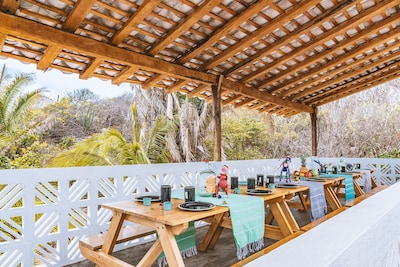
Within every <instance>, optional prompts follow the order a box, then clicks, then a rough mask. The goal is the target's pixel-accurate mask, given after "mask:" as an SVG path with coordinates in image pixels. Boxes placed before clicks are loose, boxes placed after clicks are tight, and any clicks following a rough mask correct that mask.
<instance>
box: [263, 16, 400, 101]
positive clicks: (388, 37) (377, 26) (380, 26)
mask: <svg viewBox="0 0 400 267" xmlns="http://www.w3.org/2000/svg"><path fill="white" fill-rule="evenodd" d="M396 20H398V18H396V16H393V17H392V18H391V19H390V20H388V21H381V22H380V23H377V24H374V25H373V26H372V27H371V28H370V29H368V30H367V31H368V35H370V34H373V33H374V32H378V31H380V30H381V29H383V28H386V27H387V26H388V25H390V24H392V23H393V22H394V21H396ZM393 33H394V34H400V27H399V28H398V29H396V30H393ZM360 38H362V37H360V36H358V35H355V36H353V37H352V38H350V39H349V40H348V41H347V42H344V43H343V44H341V45H340V46H337V47H335V50H339V49H341V48H343V47H346V46H348V45H349V44H351V43H354V42H356V41H357V40H359V39H360ZM391 39H393V35H392V32H391V33H389V34H385V35H382V36H381V38H379V39H378V38H375V39H374V40H372V41H370V42H368V43H367V44H365V45H363V46H360V47H359V48H356V49H354V51H352V53H351V55H352V56H354V54H356V55H358V54H360V53H362V52H363V51H366V50H370V49H372V48H373V47H375V46H376V45H378V44H379V43H385V42H387V41H389V40H391ZM330 53H332V51H328V50H326V51H325V52H323V53H321V54H316V55H315V56H314V57H312V58H309V59H308V60H307V61H306V62H304V64H307V65H309V64H312V63H314V62H316V61H317V60H319V58H320V57H324V56H326V55H328V54H330ZM348 57H349V54H348V53H343V54H342V55H340V56H338V57H336V59H335V61H332V62H331V63H328V64H326V66H325V65H324V66H321V68H318V71H323V70H326V69H329V68H332V67H333V66H334V65H335V64H338V62H337V61H345V60H346V59H348ZM342 58H343V59H342ZM301 67H302V66H298V68H297V69H300V68H301ZM297 69H295V70H290V71H287V72H286V73H285V75H288V74H289V73H293V72H295V71H296V70H297ZM309 77H310V75H304V76H302V79H305V78H309ZM294 80H296V82H297V81H298V80H299V78H298V79H294ZM274 81H276V78H275V77H274V78H273V79H270V80H269V81H268V83H271V82H274ZM294 82H295V81H292V82H290V83H288V84H285V85H284V86H282V87H281V88H279V89H280V90H281V89H283V88H285V87H290V86H291V85H293V84H294ZM271 91H275V90H271ZM293 92H294V90H293V89H289V90H287V91H286V92H285V93H284V94H283V95H285V96H287V95H290V94H291V93H293Z"/></svg>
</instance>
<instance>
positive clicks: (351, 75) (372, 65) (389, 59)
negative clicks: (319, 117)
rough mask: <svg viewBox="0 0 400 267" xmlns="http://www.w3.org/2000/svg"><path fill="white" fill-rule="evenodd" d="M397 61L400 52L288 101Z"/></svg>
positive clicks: (347, 73) (399, 57)
mask: <svg viewBox="0 0 400 267" xmlns="http://www.w3.org/2000/svg"><path fill="white" fill-rule="evenodd" d="M397 59H400V52H396V53H394V54H391V55H389V56H387V57H385V58H383V59H381V60H378V61H376V62H373V63H371V64H367V65H365V66H363V67H361V68H357V71H354V70H351V71H349V72H346V73H345V74H343V75H340V76H339V77H337V78H336V79H333V80H327V81H325V82H323V83H321V84H319V85H317V86H314V87H312V88H310V89H307V90H304V91H303V92H300V93H299V94H296V95H294V97H293V98H290V99H292V100H294V99H298V98H302V97H305V96H307V95H309V94H312V93H313V92H318V91H319V90H322V89H323V88H329V87H331V86H332V85H335V84H338V83H340V81H343V80H347V79H349V78H353V77H354V76H355V75H356V74H359V73H363V72H368V71H369V70H371V69H374V68H378V67H379V66H381V65H382V64H384V63H386V62H388V61H392V60H397ZM385 65H386V64H385Z"/></svg>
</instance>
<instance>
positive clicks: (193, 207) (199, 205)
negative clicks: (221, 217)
mask: <svg viewBox="0 0 400 267" xmlns="http://www.w3.org/2000/svg"><path fill="white" fill-rule="evenodd" d="M178 207H179V208H180V209H181V210H187V211H206V210H211V209H213V208H215V205H214V204H212V203H209V202H197V201H193V202H185V203H182V204H179V205H178Z"/></svg>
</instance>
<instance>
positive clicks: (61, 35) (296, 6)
mask: <svg viewBox="0 0 400 267" xmlns="http://www.w3.org/2000/svg"><path fill="white" fill-rule="evenodd" d="M399 38H400V1H399V0H361V1H359V0H323V1H319V0H0V57H6V58H14V59H18V60H20V61H23V62H29V63H33V64H36V65H37V68H38V69H39V70H44V71H45V70H48V69H58V70H61V71H63V72H67V73H77V74H79V77H80V78H81V79H87V78H89V77H98V78H101V79H105V80H111V81H112V83H113V84H117V85H118V84H121V83H125V82H127V83H132V84H140V85H141V86H142V87H143V88H144V89H147V88H151V87H157V88H160V89H163V90H165V91H166V92H168V93H171V92H177V91H179V92H181V93H184V94H187V95H189V96H190V97H194V96H198V97H200V98H204V99H206V100H207V101H213V102H214V105H216V106H217V107H214V109H215V111H217V112H218V109H219V108H220V107H218V105H229V104H230V105H234V106H235V107H245V108H248V109H251V110H255V111H258V112H267V113H269V114H275V115H282V116H293V115H296V114H299V113H302V112H308V113H310V114H314V115H315V111H316V108H317V107H318V106H321V105H324V104H326V103H329V102H331V101H335V100H338V99H340V98H343V97H346V96H349V95H351V94H354V93H358V92H360V91H363V90H366V89H368V88H371V87H374V86H376V85H378V84H381V83H385V82H387V81H389V80H392V79H396V78H399V77H400V39H399ZM311 117H312V118H313V117H315V116H313V115H312V116H311ZM314 130H315V129H314Z"/></svg>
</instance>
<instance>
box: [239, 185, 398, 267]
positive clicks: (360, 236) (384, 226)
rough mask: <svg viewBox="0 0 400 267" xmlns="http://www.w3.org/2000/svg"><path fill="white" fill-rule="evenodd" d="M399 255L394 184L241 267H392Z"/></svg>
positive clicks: (396, 194)
mask: <svg viewBox="0 0 400 267" xmlns="http://www.w3.org/2000/svg"><path fill="white" fill-rule="evenodd" d="M399 254H400V183H397V184H394V185H392V186H390V187H388V188H387V189H385V190H382V191H381V192H379V193H376V194H375V195H373V196H371V197H369V198H367V199H366V200H364V201H362V202H361V203H360V204H358V205H356V206H354V207H352V208H349V209H348V210H346V211H344V212H342V213H340V214H338V215H337V216H335V217H333V218H332V219H330V220H329V221H327V222H325V223H322V224H321V225H319V226H317V227H315V228H313V229H312V230H310V231H308V232H306V233H304V234H303V235H301V236H299V237H297V238H296V239H294V240H292V241H290V242H289V243H286V244H285V245H283V246H281V247H279V248H277V249H275V250H273V251H272V252H270V253H268V254H266V255H264V256H262V257H260V258H258V259H256V260H254V261H252V262H250V263H249V264H247V265H245V266H246V267H255V266H273V267H280V266H284V267H288V266H296V267H302V266H304V267H310V266H315V267H323V266H337V267H358V266H360V267H367V266H370V267H394V266H400V255H399Z"/></svg>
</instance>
